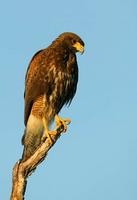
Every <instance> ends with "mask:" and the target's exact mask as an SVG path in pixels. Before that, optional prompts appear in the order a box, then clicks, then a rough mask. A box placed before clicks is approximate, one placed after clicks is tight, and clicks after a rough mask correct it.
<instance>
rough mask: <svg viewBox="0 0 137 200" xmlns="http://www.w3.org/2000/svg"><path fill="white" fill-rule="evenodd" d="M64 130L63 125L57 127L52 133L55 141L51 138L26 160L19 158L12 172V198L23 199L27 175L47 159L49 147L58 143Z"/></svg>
mask: <svg viewBox="0 0 137 200" xmlns="http://www.w3.org/2000/svg"><path fill="white" fill-rule="evenodd" d="M62 132H63V126H60V127H58V128H57V129H56V135H54V136H53V135H52V136H51V138H52V140H53V143H52V144H51V143H50V141H49V139H46V141H45V142H43V143H42V145H41V146H40V147H39V148H38V149H37V150H36V151H35V153H34V154H33V155H32V156H31V157H30V158H29V159H28V160H26V161H25V162H22V161H21V160H19V161H18V162H16V164H15V166H14V168H13V172H12V192H11V197H10V200H23V199H24V195H25V190H26V186H27V177H28V176H30V175H31V174H32V172H34V170H35V169H36V168H37V166H38V165H39V164H40V163H41V162H42V161H43V160H44V159H45V157H46V155H47V153H48V151H49V149H50V148H51V147H52V146H53V145H54V144H55V143H56V141H57V139H58V138H59V137H60V134H61V133H62Z"/></svg>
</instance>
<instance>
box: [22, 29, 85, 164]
mask: <svg viewBox="0 0 137 200" xmlns="http://www.w3.org/2000/svg"><path fill="white" fill-rule="evenodd" d="M76 52H80V53H81V54H82V53H83V52H84V42H83V41H82V39H81V38H80V37H79V36H78V35H76V34H74V33H71V32H65V33H62V34H61V35H59V37H58V38H56V39H55V40H54V41H53V42H52V43H51V45H49V46H48V47H47V48H46V49H42V50H40V51H38V52H37V53H36V54H35V55H34V56H33V58H32V60H31V62H30V64H29V66H28V69H27V72H26V77H25V92H24V101H25V108H24V124H25V131H24V135H23V137H22V144H23V145H24V151H23V155H22V160H23V161H25V160H27V159H28V158H29V157H30V156H31V155H32V154H33V153H34V152H35V151H36V149H37V148H38V147H39V145H40V144H41V142H42V141H43V140H44V139H45V138H49V140H50V142H53V141H52V139H51V135H52V134H54V131H50V130H49V125H50V124H51V122H52V121H53V119H54V120H55V122H56V125H63V127H64V131H66V123H65V121H64V120H63V119H61V118H60V117H59V116H58V113H59V112H60V110H61V108H62V107H63V106H64V105H66V104H69V105H70V103H71V101H72V99H73V97H74V95H75V93H76V89H77V82H78V65H77V59H76Z"/></svg>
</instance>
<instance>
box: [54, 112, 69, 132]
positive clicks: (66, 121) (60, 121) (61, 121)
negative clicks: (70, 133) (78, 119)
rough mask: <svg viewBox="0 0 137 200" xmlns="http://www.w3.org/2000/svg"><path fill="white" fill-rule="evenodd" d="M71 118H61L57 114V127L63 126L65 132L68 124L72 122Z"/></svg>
mask: <svg viewBox="0 0 137 200" xmlns="http://www.w3.org/2000/svg"><path fill="white" fill-rule="evenodd" d="M70 122H71V121H70V119H61V118H60V117H59V116H58V115H55V123H56V127H58V126H63V132H66V131H67V125H68V124H69V123H70Z"/></svg>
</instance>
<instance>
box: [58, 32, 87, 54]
mask: <svg viewBox="0 0 137 200" xmlns="http://www.w3.org/2000/svg"><path fill="white" fill-rule="evenodd" d="M58 39H60V41H62V42H63V44H64V45H65V46H66V47H67V48H69V49H70V50H71V51H73V52H74V53H76V52H80V53H81V54H83V52H84V42H83V41H82V39H81V38H80V37H79V36H78V35H76V34H75V33H71V32H65V33H62V34H61V35H60V36H59V37H58Z"/></svg>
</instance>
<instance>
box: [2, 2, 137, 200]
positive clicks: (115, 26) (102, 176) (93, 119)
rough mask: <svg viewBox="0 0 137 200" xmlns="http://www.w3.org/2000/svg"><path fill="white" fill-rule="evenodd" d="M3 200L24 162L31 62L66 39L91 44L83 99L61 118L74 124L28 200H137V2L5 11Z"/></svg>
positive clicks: (14, 6)
mask: <svg viewBox="0 0 137 200" xmlns="http://www.w3.org/2000/svg"><path fill="white" fill-rule="evenodd" d="M0 26H1V28H0V35H1V37H0V55H1V59H0V91H1V95H0V97H1V98H0V113H1V115H0V121H1V129H0V134H1V140H0V157H1V162H0V163H1V164H0V172H1V173H0V180H1V181H0V182H1V187H0V199H3V200H6V199H9V196H10V191H11V172H12V167H13V165H14V164H15V162H16V161H17V160H18V159H19V158H20V157H21V154H22V146H21V142H20V140H21V137H22V135H23V130H24V124H23V106H24V101H23V91H24V77H25V72H26V69H27V66H28V63H29V61H30V59H31V57H32V56H33V54H34V53H35V52H36V51H37V50H39V49H41V48H45V47H46V46H48V45H49V44H50V43H51V41H52V40H53V39H55V38H56V37H57V36H58V35H59V34H60V33H62V32H65V31H71V32H75V33H77V34H79V35H80V36H81V38H82V39H83V40H84V41H85V53H84V54H83V55H82V56H80V55H78V56H77V58H78V63H79V73H80V74H79V84H78V91H77V94H76V96H75V98H74V101H73V102H72V104H71V106H70V107H69V108H64V109H63V110H62V112H61V113H60V115H61V116H62V117H70V118H71V120H72V123H71V124H70V126H69V128H68V132H67V134H64V135H62V137H61V138H60V139H59V141H58V142H57V143H56V145H55V146H54V147H53V148H52V149H51V151H50V152H49V154H48V157H47V159H46V160H45V161H44V162H43V163H42V164H41V165H40V166H39V167H38V168H37V170H36V172H35V173H34V174H33V175H32V176H31V177H30V178H29V179H28V186H27V191H26V199H33V200H35V199H46V200H64V199H65V200H73V199H79V200H83V199H86V200H91V199H93V200H116V199H117V200H136V199H137V189H136V188H137V127H136V121H137V81H136V79H137V78H136V76H137V55H136V52H137V1H135V0H115V1H112V0H104V1H102V0H96V1H93V0H85V1H77V0H76V1H73V0H69V1H66V2H65V1H63V0H58V1H52V0H51V1H44V0H39V1H32V0H30V1H26V0H24V1H23V2H19V1H17V0H13V1H7V0H5V1H3V2H1V4H0Z"/></svg>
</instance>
